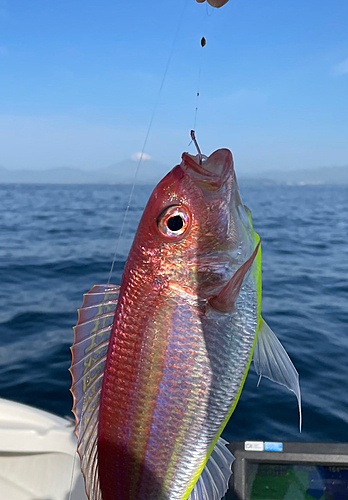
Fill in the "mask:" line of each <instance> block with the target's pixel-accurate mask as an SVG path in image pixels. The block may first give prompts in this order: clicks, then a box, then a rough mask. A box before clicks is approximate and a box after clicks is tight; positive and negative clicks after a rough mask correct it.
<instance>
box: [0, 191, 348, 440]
mask: <svg viewBox="0 0 348 500" xmlns="http://www.w3.org/2000/svg"><path fill="white" fill-rule="evenodd" d="M129 191H130V186H58V185H56V186H44V185H0V200H1V203H0V283H1V286H0V305H1V307H0V397H3V398H8V399H12V400H15V401H19V402H22V403H26V404H29V405H33V406H36V407H39V408H42V409H45V410H48V411H51V412H54V413H56V414H59V415H62V416H65V415H71V413H70V412H71V405H72V398H71V394H70V392H69V388H70V385H71V380H70V374H69V372H68V368H69V365H70V349H69V348H70V346H71V344H72V342H73V331H72V326H73V325H74V324H75V323H76V318H77V314H76V310H77V308H78V307H80V305H81V303H82V295H83V293H85V292H87V291H88V290H89V289H90V288H91V287H92V286H93V285H94V284H96V283H105V282H106V281H107V278H108V274H109V270H110V265H111V261H112V257H113V254H114V250H115V245H116V240H117V237H118V234H119V230H120V226H121V223H122V219H123V215H124V211H125V207H126V205H127V201H128V196H129ZM241 191H242V197H243V201H244V203H245V204H247V205H248V206H249V207H250V208H251V209H252V212H253V220H254V226H255V229H256V231H257V232H258V233H259V234H260V236H261V238H262V251H263V254H262V255H263V316H264V318H265V319H266V321H267V322H268V323H269V325H270V326H271V327H272V329H273V330H274V331H275V333H276V334H277V335H278V337H279V339H280V340H281V342H282V343H283V345H284V346H285V348H286V350H287V352H288V353H289V355H290V357H291V358H292V360H293V362H294V364H295V366H296V367H297V369H298V371H299V373H300V382H301V389H302V403H303V431H302V433H301V434H300V433H299V428H298V410H297V403H296V398H295V396H294V395H293V394H292V393H291V392H289V391H287V390H286V389H285V388H282V387H280V386H278V385H275V384H273V383H272V382H270V381H268V380H265V379H263V380H262V381H261V384H260V386H259V387H257V376H256V374H255V371H254V369H253V367H252V368H251V369H250V372H249V375H248V377H247V380H246V383H245V386H244V389H243V392H242V396H241V398H240V401H239V403H238V406H237V408H236V410H235V412H234V413H233V415H232V417H231V419H230V421H229V423H228V425H227V427H226V430H225V432H224V437H225V438H226V439H227V440H231V441H232V440H234V441H238V440H247V439H252V440H253V439H255V440H259V439H260V440H280V441H348V331H347V324H348V269H347V267H348V258H347V257H348V255H347V253H348V246H347V237H348V234H347V222H348V215H347V213H348V206H347V203H348V201H347V200H348V193H347V189H346V188H345V187H330V186H272V187H270V186H248V185H244V186H242V189H241ZM150 192H151V187H147V186H139V187H137V188H136V190H135V193H134V197H133V201H132V203H131V208H130V211H129V215H128V219H127V223H126V226H125V230H124V232H123V235H122V238H121V240H120V245H119V253H118V255H117V259H116V263H115V270H114V274H113V279H112V282H114V283H120V280H121V276H122V271H123V267H124V264H125V260H126V258H127V254H128V251H129V248H130V245H131V242H132V239H133V236H134V232H135V230H136V227H137V224H138V221H139V219H140V216H141V214H142V211H143V208H144V206H145V204H146V201H147V199H148V196H149V194H150Z"/></svg>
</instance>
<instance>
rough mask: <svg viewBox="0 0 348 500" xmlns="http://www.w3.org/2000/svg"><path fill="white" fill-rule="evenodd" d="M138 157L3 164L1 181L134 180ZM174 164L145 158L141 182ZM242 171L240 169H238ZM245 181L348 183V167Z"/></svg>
mask: <svg viewBox="0 0 348 500" xmlns="http://www.w3.org/2000/svg"><path fill="white" fill-rule="evenodd" d="M137 165H138V161H134V160H124V161H121V162H119V163H115V164H113V165H110V166H108V167H104V168H101V169H99V170H94V171H86V170H80V169H77V168H70V167H57V168H52V169H48V170H7V169H6V168H4V167H3V166H0V183H12V184H13V183H15V184H17V183H18V184H131V183H132V182H133V180H134V175H135V171H136V168H137ZM170 168H171V167H170V166H167V165H164V164H162V163H159V162H157V161H154V160H144V161H143V162H142V163H141V165H140V168H139V172H138V175H137V179H136V182H137V184H156V183H157V182H158V181H159V180H160V179H161V178H162V177H163V176H164V175H165V174H166V173H167V172H169V170H170ZM237 175H238V172H237ZM238 179H239V180H240V182H241V183H243V184H258V185H260V184H264V185H272V184H288V185H301V184H313V185H315V184H331V185H347V184H348V167H347V166H345V167H321V168H316V169H303V170H293V171H269V172H265V173H263V174H254V175H252V174H249V175H245V176H243V175H238Z"/></svg>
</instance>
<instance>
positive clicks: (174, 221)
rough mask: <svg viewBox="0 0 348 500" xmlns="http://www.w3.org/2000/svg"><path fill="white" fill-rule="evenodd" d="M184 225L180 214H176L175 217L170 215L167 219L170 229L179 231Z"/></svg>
mask: <svg viewBox="0 0 348 500" xmlns="http://www.w3.org/2000/svg"><path fill="white" fill-rule="evenodd" d="M183 225H184V222H183V220H182V218H181V217H180V215H175V216H174V217H170V218H169V219H168V221H167V226H168V229H170V230H171V231H179V230H180V229H181V228H182V226H183Z"/></svg>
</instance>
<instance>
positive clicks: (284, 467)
mask: <svg viewBox="0 0 348 500" xmlns="http://www.w3.org/2000/svg"><path fill="white" fill-rule="evenodd" d="M247 488H248V497H247V498H248V500H314V499H315V500H347V499H348V466H337V465H335V466H331V465H309V464H307V465H296V464H278V463H273V464H272V463H255V462H249V461H248V462H247Z"/></svg>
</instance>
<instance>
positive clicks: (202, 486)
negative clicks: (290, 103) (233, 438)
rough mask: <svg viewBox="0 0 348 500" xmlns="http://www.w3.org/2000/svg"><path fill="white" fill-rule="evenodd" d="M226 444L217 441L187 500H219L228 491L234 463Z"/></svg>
mask: <svg viewBox="0 0 348 500" xmlns="http://www.w3.org/2000/svg"><path fill="white" fill-rule="evenodd" d="M226 444H227V441H225V440H224V439H222V438H219V439H218V440H217V443H216V445H215V447H214V449H213V451H212V453H211V455H210V457H209V458H208V461H207V463H206V464H205V467H204V469H203V471H202V473H201V475H200V476H199V478H198V480H197V482H196V484H195V486H194V488H193V490H192V491H191V494H190V496H189V497H188V500H220V499H221V498H223V497H224V495H225V494H226V491H227V490H228V483H229V479H230V477H231V474H232V471H231V466H232V463H233V461H234V456H233V455H232V453H231V452H230V451H229V449H228V448H227V447H226ZM184 498H187V497H186V496H185V497H184Z"/></svg>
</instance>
